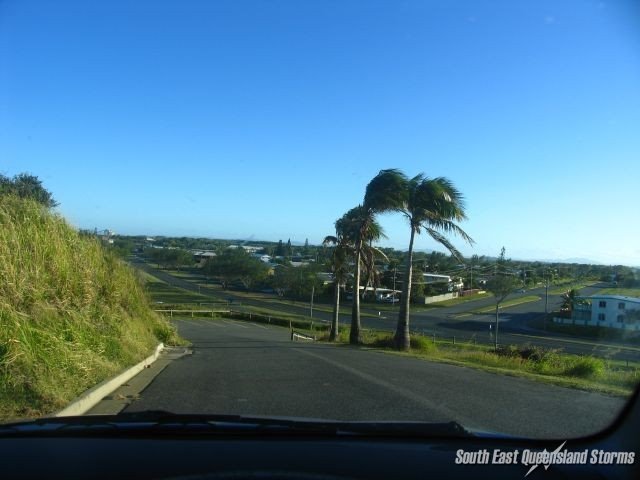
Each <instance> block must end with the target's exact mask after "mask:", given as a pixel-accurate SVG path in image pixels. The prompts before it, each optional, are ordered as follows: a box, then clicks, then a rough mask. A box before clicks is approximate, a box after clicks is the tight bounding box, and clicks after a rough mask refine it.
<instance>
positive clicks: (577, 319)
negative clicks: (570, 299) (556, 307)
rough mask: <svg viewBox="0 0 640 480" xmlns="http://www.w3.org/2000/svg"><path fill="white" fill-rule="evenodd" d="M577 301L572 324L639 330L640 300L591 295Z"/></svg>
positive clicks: (622, 296) (617, 296)
mask: <svg viewBox="0 0 640 480" xmlns="http://www.w3.org/2000/svg"><path fill="white" fill-rule="evenodd" d="M577 300H578V301H577V302H576V304H575V305H574V307H573V310H572V314H571V320H572V323H575V324H577V325H587V326H594V327H596V326H597V327H609V328H625V329H630V330H640V298H635V297H627V296H624V295H592V296H591V297H579V298H578V299H577Z"/></svg>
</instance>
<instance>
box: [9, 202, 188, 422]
mask: <svg viewBox="0 0 640 480" xmlns="http://www.w3.org/2000/svg"><path fill="white" fill-rule="evenodd" d="M0 278H2V283H0V420H9V419H15V418H26V417H35V416H40V415H46V414H51V413H53V412H55V411H56V410H58V409H61V408H63V407H64V406H65V405H67V404H68V403H69V402H70V401H71V400H72V399H74V398H75V397H76V396H78V395H79V394H81V393H82V392H84V391H85V390H87V389H88V388H90V387H92V386H94V385H95V384H97V383H99V382H100V381H102V380H104V379H106V378H108V377H111V376H113V375H115V374H117V373H119V372H120V371H122V370H123V369H124V368H126V367H128V366H130V365H133V364H135V363H137V362H138V361H140V360H142V359H143V358H145V357H146V356H148V355H149V354H151V353H152V351H153V349H154V347H155V346H156V345H157V344H158V342H165V343H176V342H179V341H180V340H179V338H178V337H177V335H176V333H175V330H174V329H173V328H172V327H171V325H170V324H169V323H168V322H167V321H166V320H165V319H164V318H162V317H161V316H160V315H158V314H156V313H155V312H153V310H152V309H151V308H150V303H149V299H148V297H147V295H146V293H145V292H144V289H143V287H142V285H141V282H140V281H139V279H138V277H136V275H135V274H134V272H133V271H132V270H131V268H130V267H128V266H126V265H125V264H124V263H123V262H121V261H120V260H119V259H117V258H116V257H115V256H114V255H113V254H112V253H110V252H107V251H106V250H105V249H104V248H103V247H102V245H101V244H100V241H99V240H97V239H96V238H91V237H82V236H80V235H79V234H78V233H77V232H76V231H75V230H74V229H73V228H71V227H70V226H69V225H68V224H67V223H66V222H65V221H64V220H63V219H62V218H61V217H59V216H57V215H54V214H52V213H51V212H50V211H48V210H47V209H45V208H43V207H42V206H40V205H39V204H37V203H35V202H33V201H28V200H20V199H17V198H14V197H10V196H3V197H1V198H0Z"/></svg>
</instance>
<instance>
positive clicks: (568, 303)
mask: <svg viewBox="0 0 640 480" xmlns="http://www.w3.org/2000/svg"><path fill="white" fill-rule="evenodd" d="M579 293H580V292H579V291H578V290H576V289H575V288H570V289H569V290H567V291H566V292H564V293H563V294H562V305H560V311H561V312H566V315H567V317H568V318H571V315H572V313H573V309H574V308H575V306H576V305H581V304H583V303H584V302H583V301H581V299H580V298H578V295H579ZM561 316H563V315H561Z"/></svg>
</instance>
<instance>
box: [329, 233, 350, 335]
mask: <svg viewBox="0 0 640 480" xmlns="http://www.w3.org/2000/svg"><path fill="white" fill-rule="evenodd" d="M322 245H323V246H325V247H326V246H329V245H333V247H334V248H333V252H332V253H331V260H330V264H331V271H332V273H333V285H334V288H335V292H334V296H333V316H332V317H331V331H330V333H329V341H331V342H333V341H335V340H336V339H337V338H338V325H339V319H340V287H341V286H342V285H344V284H345V283H346V282H347V278H348V275H349V258H350V257H351V256H352V255H353V251H354V249H353V243H352V242H351V239H350V238H349V237H348V235H346V232H343V231H341V230H340V229H339V228H338V222H336V235H335V236H331V235H329V236H326V237H325V238H324V241H323V242H322Z"/></svg>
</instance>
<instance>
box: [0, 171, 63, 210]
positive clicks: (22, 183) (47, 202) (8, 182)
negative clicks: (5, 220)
mask: <svg viewBox="0 0 640 480" xmlns="http://www.w3.org/2000/svg"><path fill="white" fill-rule="evenodd" d="M0 195H16V196H18V197H20V198H30V199H32V200H35V201H36V202H38V203H41V204H42V205H44V206H45V207H47V208H53V207H57V206H58V202H56V201H55V200H54V199H53V195H52V194H51V192H49V191H48V190H47V189H46V188H44V187H43V186H42V181H40V180H39V179H38V177H36V176H35V175H31V174H28V173H20V174H18V175H15V176H14V177H13V178H9V177H5V176H4V175H1V174H0Z"/></svg>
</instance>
